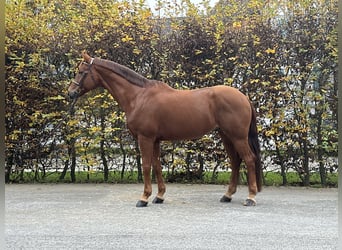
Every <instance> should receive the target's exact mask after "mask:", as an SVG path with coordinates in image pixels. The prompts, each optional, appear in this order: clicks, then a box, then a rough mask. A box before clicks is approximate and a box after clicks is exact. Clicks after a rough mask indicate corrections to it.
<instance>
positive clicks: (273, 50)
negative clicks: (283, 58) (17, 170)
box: [265, 48, 276, 54]
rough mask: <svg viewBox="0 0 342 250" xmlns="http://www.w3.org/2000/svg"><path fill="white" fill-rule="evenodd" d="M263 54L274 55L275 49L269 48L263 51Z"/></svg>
mask: <svg viewBox="0 0 342 250" xmlns="http://www.w3.org/2000/svg"><path fill="white" fill-rule="evenodd" d="M265 52H266V53H267V54H275V53H276V51H275V49H270V48H268V49H267V50H265Z"/></svg>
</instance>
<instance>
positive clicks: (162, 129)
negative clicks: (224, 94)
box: [158, 112, 216, 140]
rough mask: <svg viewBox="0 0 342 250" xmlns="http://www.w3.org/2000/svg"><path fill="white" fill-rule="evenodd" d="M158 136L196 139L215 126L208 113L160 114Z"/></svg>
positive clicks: (161, 137) (162, 138) (163, 138)
mask: <svg viewBox="0 0 342 250" xmlns="http://www.w3.org/2000/svg"><path fill="white" fill-rule="evenodd" d="M161 118H162V121H161V122H160V125H161V126H159V131H158V137H159V138H160V139H161V140H185V139H197V138H200V137H202V136H203V135H204V134H206V133H208V132H210V131H211V130H213V129H214V128H215V127H216V124H215V120H214V118H213V117H212V116H211V115H210V114H203V113H200V114H196V113H187V114H186V113H184V112H179V113H178V114H177V113H174V114H173V115H165V114H164V116H161Z"/></svg>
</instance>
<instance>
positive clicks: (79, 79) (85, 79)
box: [68, 52, 98, 99]
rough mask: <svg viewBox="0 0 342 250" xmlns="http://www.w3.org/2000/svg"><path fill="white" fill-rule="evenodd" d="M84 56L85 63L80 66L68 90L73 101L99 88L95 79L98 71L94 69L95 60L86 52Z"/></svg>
mask: <svg viewBox="0 0 342 250" xmlns="http://www.w3.org/2000/svg"><path fill="white" fill-rule="evenodd" d="M82 56H83V61H82V62H81V63H80V65H79V66H78V73H77V74H76V76H75V80H74V81H72V83H71V84H70V86H69V88H68V95H69V97H70V98H71V99H76V98H77V97H79V96H82V95H84V94H85V93H87V92H88V91H90V90H92V89H95V88H96V87H98V81H96V78H95V73H96V70H95V69H93V62H94V58H91V57H90V56H89V55H88V54H87V53H86V52H82Z"/></svg>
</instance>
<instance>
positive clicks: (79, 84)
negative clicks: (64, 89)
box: [72, 58, 94, 88]
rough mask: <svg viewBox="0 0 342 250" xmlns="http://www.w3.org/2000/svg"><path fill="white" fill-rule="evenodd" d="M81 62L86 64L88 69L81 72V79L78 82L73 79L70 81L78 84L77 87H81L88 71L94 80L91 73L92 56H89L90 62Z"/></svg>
mask: <svg viewBox="0 0 342 250" xmlns="http://www.w3.org/2000/svg"><path fill="white" fill-rule="evenodd" d="M82 63H84V64H86V65H88V70H86V71H83V72H82V75H81V79H80V81H79V82H76V81H75V80H73V81H72V83H73V84H75V85H76V86H78V87H79V88H82V83H83V80H84V78H85V77H86V76H87V74H88V73H89V72H90V76H91V78H92V79H93V81H94V77H93V74H92V73H91V65H92V64H93V63H94V58H91V60H90V63H87V62H82Z"/></svg>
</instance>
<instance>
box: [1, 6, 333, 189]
mask: <svg viewBox="0 0 342 250" xmlns="http://www.w3.org/2000/svg"><path fill="white" fill-rule="evenodd" d="M152 11H153V10H152ZM152 11H151V10H150V9H149V8H148V7H147V6H146V2H145V1H144V0H140V1H128V0H127V1H126V0H124V1H108V0H105V1H103V0H101V1H100V0H82V1H70V0H67V1H60V0H58V1H53V2H51V1H43V0H41V1H6V38H5V39H6V40H5V53H6V94H5V95H6V150H7V151H6V164H7V166H6V171H7V175H6V176H9V175H10V174H11V172H12V171H19V172H20V171H21V170H22V169H39V171H41V172H42V173H43V174H45V172H46V171H48V170H54V169H55V167H51V166H52V165H53V166H56V168H62V167H61V166H65V167H64V170H66V169H67V168H68V167H70V166H71V168H73V169H75V167H76V166H79V167H81V168H83V167H84V168H89V169H97V168H100V169H104V171H105V172H107V174H108V171H109V170H110V169H116V170H122V172H123V173H124V172H125V171H127V170H131V169H133V168H134V167H136V166H139V161H140V160H139V158H138V157H137V154H138V153H139V152H138V149H137V146H136V142H135V141H134V140H133V138H132V137H130V136H129V134H128V133H127V130H126V128H125V117H124V113H123V112H122V111H121V110H120V108H119V107H118V106H117V103H116V102H115V100H113V98H112V97H111V96H109V95H108V93H106V92H104V91H95V92H93V93H91V94H88V95H87V96H86V97H84V98H82V99H81V100H79V101H78V104H77V105H76V109H75V111H74V116H73V117H72V116H69V103H68V100H67V99H66V98H65V93H66V88H67V86H68V84H69V82H70V80H71V79H72V78H73V76H74V71H75V67H76V66H77V64H78V63H79V61H80V52H81V51H82V50H83V49H86V50H88V52H89V53H90V54H91V55H94V56H98V57H102V58H106V59H110V60H113V61H116V62H118V63H120V64H123V65H126V66H128V67H130V68H132V69H133V70H136V71H137V72H139V73H141V74H142V75H145V76H147V77H149V78H153V79H158V80H162V81H165V82H166V83H168V84H169V85H171V86H173V87H176V88H179V89H193V88H199V87H206V86H213V85H218V84H225V85H230V86H234V87H237V88H239V89H240V90H241V91H242V92H244V93H245V94H247V95H248V96H249V98H250V99H251V100H252V102H253V104H254V105H255V106H256V108H257V112H258V122H259V124H258V128H259V133H260V139H261V141H262V143H261V144H262V149H263V152H264V160H266V158H267V159H270V160H271V162H270V164H271V165H276V166H279V168H280V171H281V175H282V178H283V182H286V181H288V182H290V181H292V179H291V177H290V176H287V175H286V172H287V171H288V170H291V169H292V170H295V171H296V172H297V173H298V178H299V180H298V182H302V183H303V184H304V185H309V183H310V172H311V171H312V169H311V167H310V162H318V163H319V173H320V175H319V176H320V178H321V182H322V184H324V183H328V182H329V179H328V178H327V177H326V174H327V171H328V170H330V169H332V168H334V167H335V166H334V164H335V163H330V159H331V158H335V157H336V156H337V134H338V133H337V1H318V0H309V1H307V0H305V1H304V0H303V1H302V0H300V1H296V2H293V1H283V2H282V3H279V1H267V3H265V1H261V0H253V1H225V0H221V1H219V3H218V4H217V5H216V6H214V7H210V6H209V4H208V1H203V3H202V4H198V5H194V4H192V3H191V1H188V0H184V1H182V4H180V5H177V4H172V3H169V2H164V1H158V4H157V12H156V13H153V12H152ZM162 147H163V149H162V153H163V155H162V159H163V165H164V167H165V169H168V170H170V171H175V170H177V168H178V169H181V170H184V171H186V172H188V173H189V172H191V171H194V170H198V169H201V171H202V170H203V171H205V170H217V169H226V168H227V167H228V166H229V162H228V161H227V160H226V156H225V155H224V154H223V153H222V151H223V148H222V145H221V143H220V139H219V138H218V135H217V134H216V133H212V134H210V135H208V136H205V137H203V138H202V139H200V140H198V141H195V142H194V141H186V142H177V143H164V144H163V146H162ZM57 166H58V167H57ZM265 167H267V166H265ZM200 175H201V174H200ZM7 180H9V179H8V178H7Z"/></svg>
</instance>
